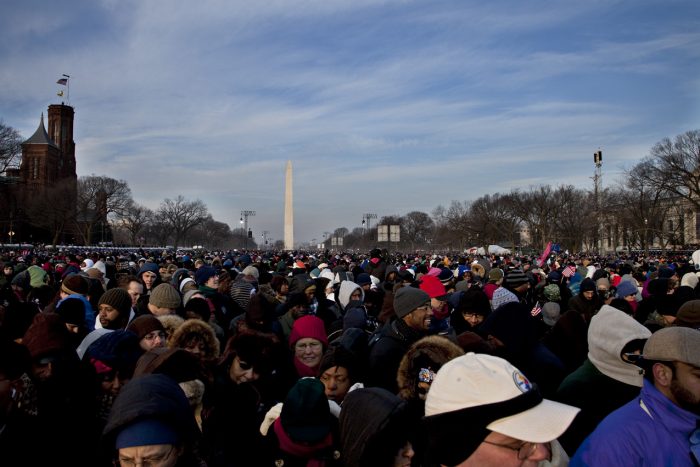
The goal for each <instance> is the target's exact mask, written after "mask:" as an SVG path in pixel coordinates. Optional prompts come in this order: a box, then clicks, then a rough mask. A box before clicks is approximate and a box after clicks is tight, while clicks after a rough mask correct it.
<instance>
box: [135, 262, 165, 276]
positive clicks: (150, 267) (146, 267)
mask: <svg viewBox="0 0 700 467" xmlns="http://www.w3.org/2000/svg"><path fill="white" fill-rule="evenodd" d="M146 271H150V272H152V273H154V274H156V275H159V274H160V268H159V267H158V265H157V264H156V263H152V262H150V261H146V262H145V263H143V266H141V269H139V273H138V274H137V276H138V277H141V275H142V274H143V273H144V272H146Z"/></svg>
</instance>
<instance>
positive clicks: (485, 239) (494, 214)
mask: <svg viewBox="0 0 700 467" xmlns="http://www.w3.org/2000/svg"><path fill="white" fill-rule="evenodd" d="M469 218H470V220H469V224H470V225H471V227H470V228H471V229H472V231H473V232H474V234H475V235H476V236H477V243H482V244H483V245H489V244H491V243H501V242H503V241H505V242H512V244H513V246H515V243H516V242H515V237H516V235H517V234H518V230H519V227H520V222H521V219H520V217H519V216H518V214H517V211H516V209H515V203H514V201H513V195H502V194H500V193H495V194H493V195H484V196H482V197H480V198H477V199H476V200H474V201H473V202H472V204H471V205H470V208H469Z"/></svg>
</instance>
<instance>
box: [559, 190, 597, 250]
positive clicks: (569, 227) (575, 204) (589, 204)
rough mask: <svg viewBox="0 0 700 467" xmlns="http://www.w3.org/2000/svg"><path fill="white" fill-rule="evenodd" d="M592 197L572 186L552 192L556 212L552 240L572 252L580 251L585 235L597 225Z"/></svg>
mask: <svg viewBox="0 0 700 467" xmlns="http://www.w3.org/2000/svg"><path fill="white" fill-rule="evenodd" d="M589 197H592V195H591V194H590V193H588V192H586V191H584V190H580V189H576V188H574V187H573V186H572V185H562V186H560V187H559V188H557V189H556V190H555V192H554V199H555V200H556V212H555V218H554V230H553V236H552V240H556V241H557V242H559V243H560V244H562V245H563V246H565V247H566V248H568V249H571V250H573V251H580V250H581V248H582V247H583V243H584V239H585V237H586V235H587V233H589V232H591V233H592V229H593V227H595V226H596V225H597V219H596V218H595V212H594V211H595V204H594V203H593V201H592V200H590V199H589Z"/></svg>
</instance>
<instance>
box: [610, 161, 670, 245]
mask: <svg viewBox="0 0 700 467" xmlns="http://www.w3.org/2000/svg"><path fill="white" fill-rule="evenodd" d="M652 165H653V163H652V161H650V160H649V159H646V160H643V161H642V162H640V163H638V164H636V165H635V166H633V167H632V168H631V169H629V170H627V171H626V177H625V186H624V189H619V190H617V191H616V198H617V199H618V200H619V201H620V207H623V208H624V209H622V212H623V215H622V216H620V217H621V220H622V221H623V222H624V223H625V225H624V228H625V235H626V241H627V243H628V244H630V245H634V246H637V245H638V246H639V248H641V249H644V250H647V249H648V248H649V246H650V245H651V244H653V243H654V240H653V239H654V238H655V237H656V238H658V239H659V242H660V243H661V245H662V247H663V248H665V247H666V244H667V243H668V241H669V240H670V235H665V234H664V225H665V223H666V219H667V216H668V214H669V212H670V211H671V210H670V209H669V208H670V205H672V204H673V203H671V200H670V196H671V195H672V194H677V193H676V192H673V191H671V190H669V189H668V187H664V186H661V185H659V184H658V183H656V182H654V181H652V180H650V179H649V178H648V177H647V174H648V173H649V172H650V171H654V170H655V169H654V168H653V167H652Z"/></svg>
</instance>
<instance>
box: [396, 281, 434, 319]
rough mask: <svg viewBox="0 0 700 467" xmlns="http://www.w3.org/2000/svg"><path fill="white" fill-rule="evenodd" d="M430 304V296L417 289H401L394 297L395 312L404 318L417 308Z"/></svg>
mask: <svg viewBox="0 0 700 467" xmlns="http://www.w3.org/2000/svg"><path fill="white" fill-rule="evenodd" d="M429 303H430V295H428V294H427V293H426V292H423V291H422V290H421V289H417V288H415V287H409V286H407V287H401V288H400V289H399V290H397V291H396V295H395V296H394V312H395V313H396V316H398V317H399V318H403V317H404V316H406V315H407V314H409V313H410V312H412V311H413V310H415V309H416V308H418V307H419V306H422V305H426V304H429Z"/></svg>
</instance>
